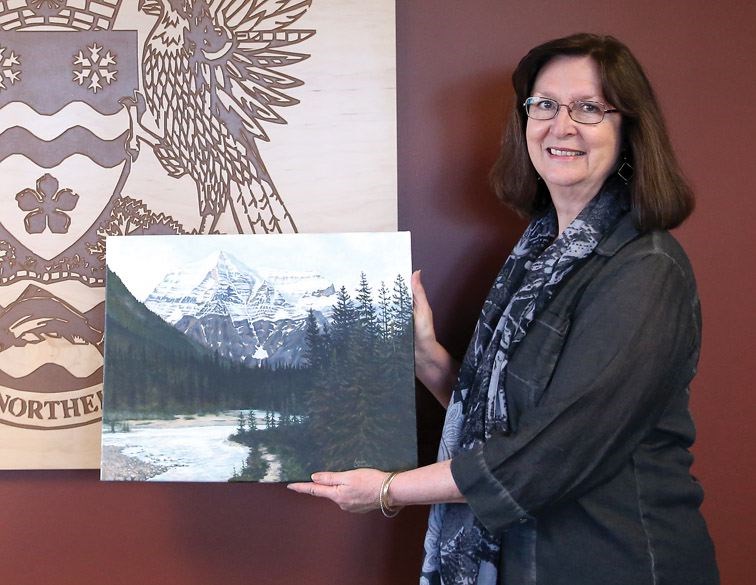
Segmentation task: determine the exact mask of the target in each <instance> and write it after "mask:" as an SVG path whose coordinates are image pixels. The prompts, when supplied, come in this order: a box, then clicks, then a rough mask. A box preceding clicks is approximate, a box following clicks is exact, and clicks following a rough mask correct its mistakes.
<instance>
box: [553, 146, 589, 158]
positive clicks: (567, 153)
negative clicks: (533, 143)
mask: <svg viewBox="0 0 756 585" xmlns="http://www.w3.org/2000/svg"><path fill="white" fill-rule="evenodd" d="M546 152H548V153H549V154H550V155H552V156H583V155H584V154H585V152H583V151H582V150H564V149H561V148H553V147H549V148H547V149H546Z"/></svg>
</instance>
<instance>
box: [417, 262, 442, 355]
mask: <svg viewBox="0 0 756 585" xmlns="http://www.w3.org/2000/svg"><path fill="white" fill-rule="evenodd" d="M411 285H412V315H413V317H414V320H415V363H416V364H423V363H424V362H426V361H427V360H428V359H429V357H430V356H431V355H432V351H433V348H434V346H435V345H436V344H437V343H438V341H437V340H436V330H435V329H434V328H433V311H432V310H431V307H430V304H429V303H428V297H427V296H426V295H425V287H423V283H422V282H421V280H420V271H419V270H415V272H413V273H412V280H411Z"/></svg>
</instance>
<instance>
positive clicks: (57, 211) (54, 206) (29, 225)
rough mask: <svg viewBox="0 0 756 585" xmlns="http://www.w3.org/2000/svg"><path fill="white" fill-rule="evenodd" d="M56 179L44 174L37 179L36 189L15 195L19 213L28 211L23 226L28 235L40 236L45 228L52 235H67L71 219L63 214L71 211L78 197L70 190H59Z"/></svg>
mask: <svg viewBox="0 0 756 585" xmlns="http://www.w3.org/2000/svg"><path fill="white" fill-rule="evenodd" d="M59 187H60V184H59V183H58V179H56V178H55V177H53V176H52V175H51V174H50V173H45V174H44V175H42V176H41V177H40V178H39V179H37V188H36V190H35V189H24V190H23V191H21V192H20V193H18V194H16V202H17V203H18V207H19V208H20V209H21V211H28V212H29V213H27V214H26V217H24V226H25V227H26V231H27V232H28V233H30V234H41V233H42V232H44V231H45V228H46V227H49V228H50V231H51V232H52V233H54V234H65V233H68V227H69V226H70V225H71V217H70V216H69V215H68V214H67V213H64V212H66V211H73V210H74V208H75V207H76V204H77V203H78V202H79V196H78V195H77V194H76V193H74V192H73V191H71V189H59Z"/></svg>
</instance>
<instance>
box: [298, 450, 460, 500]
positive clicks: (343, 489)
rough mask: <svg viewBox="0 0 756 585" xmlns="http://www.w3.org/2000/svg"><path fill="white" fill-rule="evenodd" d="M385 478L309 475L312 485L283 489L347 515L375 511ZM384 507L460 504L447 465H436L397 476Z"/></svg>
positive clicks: (357, 473) (358, 473) (374, 473)
mask: <svg viewBox="0 0 756 585" xmlns="http://www.w3.org/2000/svg"><path fill="white" fill-rule="evenodd" d="M388 476H389V474H388V473H387V472H385V471H379V470H377V469H355V470H353V471H340V472H328V471H321V472H319V473H313V474H312V483H306V482H302V483H290V484H289V485H287V486H286V487H287V488H289V489H290V490H293V491H295V492H298V493H300V494H309V495H311V496H316V497H318V498H328V499H329V500H333V501H334V502H336V503H337V504H338V505H339V507H340V508H341V509H342V510H346V511H347V512H370V511H371V510H378V509H379V508H380V504H379V503H378V496H379V494H380V492H381V488H382V486H383V482H384V480H386V479H387V478H388ZM384 495H385V498H384V500H383V504H384V506H387V507H388V508H390V509H392V510H397V509H399V508H402V507H404V506H412V505H416V504H422V505H427V504H438V503H441V502H464V501H465V498H464V496H463V495H462V494H461V493H460V491H459V488H457V484H456V483H455V481H454V477H453V476H452V473H451V461H449V460H448V459H447V460H446V461H439V462H437V463H433V464H431V465H426V466H424V467H418V468H417V469H410V470H408V471H402V472H401V473H399V474H397V475H396V477H395V478H394V480H393V482H392V483H391V485H390V489H388V490H387V493H386V494H384Z"/></svg>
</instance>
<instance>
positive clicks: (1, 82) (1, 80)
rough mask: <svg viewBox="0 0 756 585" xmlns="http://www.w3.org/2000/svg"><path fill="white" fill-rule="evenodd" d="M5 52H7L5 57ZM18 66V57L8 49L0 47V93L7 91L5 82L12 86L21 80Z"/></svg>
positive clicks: (19, 62) (19, 63)
mask: <svg viewBox="0 0 756 585" xmlns="http://www.w3.org/2000/svg"><path fill="white" fill-rule="evenodd" d="M6 51H8V54H7V55H6V53H5V52H6ZM20 65H21V61H20V60H19V58H18V55H16V53H14V52H13V51H12V50H10V49H8V47H3V46H2V45H0V91H3V90H4V89H8V86H6V85H5V83H6V81H7V82H9V83H10V84H11V85H13V84H14V83H16V82H17V81H19V80H20V79H21V70H20V69H19V66H20Z"/></svg>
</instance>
